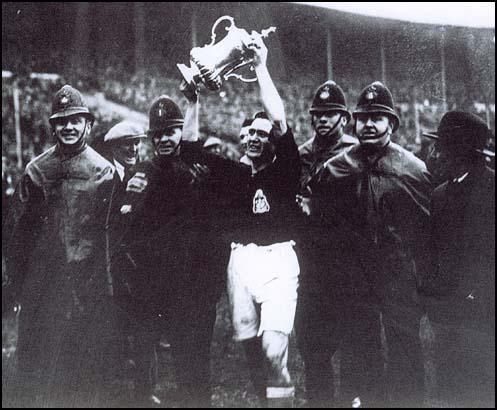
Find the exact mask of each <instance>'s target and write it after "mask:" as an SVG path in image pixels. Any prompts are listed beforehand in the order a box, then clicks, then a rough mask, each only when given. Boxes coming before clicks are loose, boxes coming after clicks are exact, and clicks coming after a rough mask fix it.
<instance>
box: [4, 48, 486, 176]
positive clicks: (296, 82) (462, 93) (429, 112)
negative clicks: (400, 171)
mask: <svg viewBox="0 0 497 410" xmlns="http://www.w3.org/2000/svg"><path fill="white" fill-rule="evenodd" d="M54 60H56V56H50V58H48V57H47V58H46V61H47V64H46V65H45V67H47V69H46V70H45V71H49V69H50V68H51V67H52V66H51V65H50V64H49V63H48V62H49V61H54ZM42 63H43V62H41V63H40V62H39V61H36V62H33V63H31V64H27V65H26V64H24V63H23V64H19V65H17V66H16V67H17V68H19V70H20V67H21V66H22V67H23V68H22V70H20V71H19V72H14V77H13V78H6V79H4V81H2V156H3V157H5V158H6V162H7V163H9V164H11V165H10V166H9V168H12V169H11V170H10V171H9V172H11V173H12V174H13V175H14V181H16V180H17V178H16V176H17V175H18V173H19V170H17V169H16V167H15V166H13V165H12V164H15V163H16V162H17V156H16V145H15V124H14V103H13V83H14V78H15V79H16V83H17V89H18V90H19V100H20V101H19V102H20V128H21V134H22V141H23V164H24V165H25V164H26V163H27V161H29V159H31V158H33V157H34V156H36V155H38V154H40V153H41V152H43V151H44V150H45V149H46V148H47V147H49V146H50V145H52V144H53V143H54V141H53V138H52V135H51V130H50V126H49V123H48V117H49V112H50V105H51V97H52V95H53V94H54V93H55V91H56V90H57V89H59V88H60V87H61V85H62V84H64V83H70V84H72V85H74V86H75V87H77V88H78V89H81V90H82V91H83V92H85V93H88V94H90V95H91V94H92V93H95V92H100V93H103V94H104V96H105V98H106V99H108V100H112V101H114V102H117V103H120V104H123V105H125V106H127V107H129V108H131V109H134V110H137V111H139V112H142V113H145V114H146V113H148V109H149V106H150V104H151V101H153V99H154V98H155V97H157V96H159V95H161V94H167V95H169V96H170V97H172V98H173V99H174V100H175V101H179V103H180V106H181V108H182V109H183V110H184V109H185V107H186V100H185V99H184V97H183V96H182V94H181V92H180V91H179V82H180V74H179V72H175V71H174V69H173V70H171V69H169V71H167V72H164V70H162V69H160V68H157V67H155V68H154V67H150V68H147V71H146V72H145V71H140V72H136V73H133V70H130V69H129V67H127V66H126V65H125V64H124V63H123V62H122V61H119V60H118V59H115V61H112V63H110V64H108V65H106V68H105V69H102V68H96V67H92V68H88V67H86V68H84V69H83V68H81V67H80V68H75V66H74V65H71V66H69V67H70V68H69V69H67V71H66V72H63V73H59V74H61V77H60V78H59V79H58V80H55V81H53V80H46V79H42V78H30V74H31V72H30V70H32V69H33V70H34V69H36V70H38V71H43V70H40V69H42V68H43V67H44V65H43V64H42ZM16 67H14V68H16ZM9 68H11V69H12V67H9ZM335 80H336V81H337V82H338V83H339V84H340V85H341V86H342V88H343V89H344V91H345V93H346V95H347V99H348V104H349V107H350V109H353V108H354V106H355V102H356V100H357V97H358V95H359V93H360V91H361V89H362V87H363V86H364V85H365V84H366V80H364V81H361V79H360V78H340V76H339V74H338V73H337V75H336V78H335ZM317 85H318V84H317V83H316V84H313V83H312V81H311V80H310V79H309V78H307V77H306V76H304V75H303V76H299V75H295V77H294V78H292V81H277V87H278V89H279V91H280V94H281V97H282V99H283V101H284V102H285V105H286V110H287V118H288V121H289V123H290V125H291V126H292V128H293V129H294V133H295V136H296V139H297V142H298V143H303V142H305V141H306V140H308V139H309V138H311V137H312V129H311V127H310V117H309V112H308V110H309V106H310V102H311V100H312V96H313V93H314V91H315V88H316V87H317ZM388 86H389V87H390V89H391V90H392V92H393V94H394V99H395V102H396V104H397V111H398V112H399V115H400V118H401V124H400V128H399V132H397V136H396V139H397V141H396V142H398V143H400V144H401V145H402V146H404V147H406V148H408V149H409V150H411V151H413V152H414V153H415V154H417V155H419V156H421V157H423V156H424V152H425V147H424V146H423V140H422V139H421V138H419V137H416V134H417V132H416V122H417V124H418V132H419V129H422V130H423V129H433V128H434V127H435V126H436V124H437V122H438V121H439V120H440V118H441V116H442V115H443V113H444V109H443V104H442V102H441V97H440V95H441V94H440V84H439V83H433V84H431V85H430V84H428V83H427V84H424V85H423V86H421V87H415V86H413V84H409V83H407V82H405V81H404V82H402V81H395V80H394V79H391V81H389V83H388ZM255 87H256V85H254V84H243V83H241V82H239V81H237V80H233V79H231V80H229V81H225V82H224V83H223V86H222V88H221V90H220V91H218V92H208V91H207V90H205V89H203V92H202V93H201V97H200V98H201V100H200V102H201V110H200V119H199V120H200V131H201V135H200V138H201V139H207V138H208V137H210V136H216V137H219V138H221V140H223V141H226V146H225V147H224V150H225V152H228V155H229V156H231V157H233V158H237V157H239V150H238V148H239V141H238V131H239V128H240V126H241V124H242V122H243V120H244V119H245V117H247V116H250V115H252V114H254V112H256V111H258V110H259V109H260V107H258V102H257V97H256V96H257V93H256V92H255V91H256V88H255ZM447 100H448V101H447V109H456V108H457V109H464V110H468V111H473V112H475V113H477V114H479V115H480V116H482V118H485V117H486V112H485V111H486V110H487V111H488V112H489V119H490V127H491V129H492V130H494V129H495V104H489V105H488V106H487V105H485V103H484V101H485V100H488V98H487V99H486V98H485V97H484V96H482V95H478V94H477V93H476V92H474V91H473V92H472V93H471V92H468V87H467V86H465V85H464V84H462V83H456V84H452V83H451V84H449V86H448V88H447ZM414 101H415V104H416V110H417V113H415V109H414ZM491 101H493V100H492V99H491ZM416 115H417V118H415V117H416ZM96 116H97V119H96V126H97V127H98V128H96V129H95V130H94V133H93V134H94V137H95V135H96V134H103V133H105V132H106V131H107V130H108V129H109V128H110V126H111V125H113V124H112V123H113V122H115V120H116V119H117V118H103V117H102V115H99V113H98V112H96ZM349 127H351V124H349ZM349 131H351V130H350V129H349ZM491 145H494V142H493V141H492V142H491Z"/></svg>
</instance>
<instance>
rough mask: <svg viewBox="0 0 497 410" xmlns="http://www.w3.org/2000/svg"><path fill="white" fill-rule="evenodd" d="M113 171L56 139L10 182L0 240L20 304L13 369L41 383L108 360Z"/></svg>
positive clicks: (86, 150) (89, 372) (91, 372)
mask: <svg viewBox="0 0 497 410" xmlns="http://www.w3.org/2000/svg"><path fill="white" fill-rule="evenodd" d="M112 177H113V166H112V164H110V163H109V162H108V161H107V160H106V159H104V158H103V157H102V156H100V155H99V154H98V153H97V152H96V151H94V150H93V149H92V148H90V147H88V146H86V145H82V146H81V147H79V148H78V149H77V150H75V151H72V152H67V151H64V149H63V148H61V147H60V146H59V145H56V146H54V147H52V148H51V149H49V150H48V151H46V152H44V153H43V154H41V155H40V156H38V157H36V158H35V159H33V160H32V161H31V162H30V163H29V164H28V165H27V166H26V170H25V172H24V175H23V176H22V179H21V181H20V183H19V185H18V186H17V190H16V193H15V196H14V202H13V204H12V207H11V212H10V214H9V217H8V220H7V223H6V225H5V227H4V231H3V234H4V236H3V240H4V241H5V243H6V249H5V251H6V263H7V271H8V275H9V281H10V285H11V287H13V288H14V290H15V292H16V294H17V299H18V300H19V302H20V303H21V306H22V308H21V315H20V321H19V335H18V337H19V339H18V350H17V352H18V363H19V368H20V372H21V373H22V372H27V373H28V374H30V375H31V376H33V377H34V379H35V380H36V383H38V384H39V388H40V390H41V391H43V388H42V387H41V386H42V385H46V384H50V383H52V385H54V386H56V385H57V383H61V385H62V384H63V382H64V381H67V380H71V377H72V378H73V379H72V380H73V382H74V380H75V379H74V377H82V379H80V382H81V381H82V380H83V381H84V382H85V383H86V382H91V381H95V378H98V377H101V376H103V374H105V371H104V370H105V368H110V366H109V363H108V362H107V361H106V360H101V356H100V355H101V353H102V351H103V349H105V348H106V347H104V341H108V340H109V337H110V336H109V335H110V332H112V331H113V330H115V327H114V326H113V324H112V318H113V317H112V314H111V313H110V308H109V304H108V303H107V302H108V300H107V297H108V281H107V276H106V272H105V262H104V261H105V258H104V254H103V249H104V246H103V245H104V242H103V241H104V217H105V207H106V203H105V200H106V198H107V197H108V195H109V192H110V187H111V183H112ZM107 336H109V337H107ZM107 353H108V354H107V355H106V356H105V357H106V358H110V356H111V355H110V351H109V352H107ZM96 357H100V359H98V360H96ZM83 358H84V360H83ZM86 366H88V367H86ZM100 366H102V368H101V369H100ZM99 369H100V370H102V371H100V370H99ZM48 375H50V377H48ZM76 384H77V383H76ZM61 389H62V387H61ZM66 393H68V392H67V391H66ZM69 393H70V392H69Z"/></svg>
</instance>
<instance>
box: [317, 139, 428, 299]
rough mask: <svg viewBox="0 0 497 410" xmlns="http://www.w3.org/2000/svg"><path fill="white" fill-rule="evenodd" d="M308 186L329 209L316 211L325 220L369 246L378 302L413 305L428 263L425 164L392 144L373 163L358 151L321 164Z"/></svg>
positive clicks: (340, 155)
mask: <svg viewBox="0 0 497 410" xmlns="http://www.w3.org/2000/svg"><path fill="white" fill-rule="evenodd" d="M310 185H311V188H312V189H313V192H316V193H318V196H320V197H321V198H324V203H326V204H331V206H322V207H320V209H321V212H322V214H323V217H324V218H325V219H326V218H327V217H328V216H329V217H334V215H335V212H338V213H339V214H340V215H341V216H342V217H343V218H345V219H346V220H348V221H350V222H351V223H352V225H353V226H354V227H355V230H356V231H357V232H358V233H359V234H360V235H361V236H363V238H365V239H366V240H368V241H369V243H370V252H369V254H368V257H370V258H371V260H370V267H371V272H375V273H374V275H375V276H376V277H375V278H374V279H373V281H374V284H375V291H376V293H377V294H378V296H380V297H382V298H384V299H385V300H390V301H393V300H401V301H406V300H415V301H417V296H416V288H417V280H418V277H417V275H418V271H419V270H422V269H425V266H426V263H427V262H426V260H427V254H426V250H427V243H428V226H429V225H428V224H429V198H430V194H431V183H430V176H429V173H428V171H427V170H426V166H425V164H424V162H422V161H421V160H419V159H418V158H416V157H415V156H414V155H413V154H412V153H410V152H408V151H407V150H405V149H403V148H402V147H400V146H399V145H397V144H395V143H393V142H390V143H388V144H387V145H386V146H385V147H383V148H382V150H381V151H380V152H378V153H377V154H376V157H375V158H374V160H371V159H370V158H368V156H366V155H365V152H364V150H363V147H362V146H361V145H356V146H353V147H351V148H349V149H347V150H346V151H344V152H342V153H341V154H339V155H337V156H336V157H334V158H332V159H331V160H329V161H328V162H327V163H325V165H324V168H323V169H322V170H321V171H320V172H319V173H318V174H317V175H316V177H315V178H313V180H312V181H311V183H310ZM328 212H329V213H330V214H329V215H327V213H328ZM386 296H388V297H386ZM394 303H395V302H394Z"/></svg>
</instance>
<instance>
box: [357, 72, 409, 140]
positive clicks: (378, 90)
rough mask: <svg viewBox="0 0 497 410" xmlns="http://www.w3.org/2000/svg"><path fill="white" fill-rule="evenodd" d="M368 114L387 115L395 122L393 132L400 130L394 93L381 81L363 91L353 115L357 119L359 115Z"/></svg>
mask: <svg viewBox="0 0 497 410" xmlns="http://www.w3.org/2000/svg"><path fill="white" fill-rule="evenodd" d="M366 113H373V114H383V115H386V116H388V117H389V118H390V119H391V120H392V121H393V132H395V131H396V130H397V129H398V128H399V122H400V121H399V116H398V114H397V112H396V111H395V109H394V106H393V97H392V93H391V92H390V90H389V89H388V88H387V87H386V86H384V85H383V84H382V83H381V82H379V81H375V82H374V83H372V84H370V85H368V86H367V87H366V88H365V89H364V90H362V92H361V95H360V96H359V101H358V102H357V107H356V109H355V111H354V112H353V113H352V115H353V116H354V118H356V117H357V115H360V114H366Z"/></svg>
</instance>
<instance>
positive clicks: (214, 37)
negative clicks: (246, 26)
mask: <svg viewBox="0 0 497 410" xmlns="http://www.w3.org/2000/svg"><path fill="white" fill-rule="evenodd" d="M223 20H229V21H230V22H231V25H230V26H229V27H226V31H229V30H231V28H232V27H234V26H235V19H234V18H233V17H231V16H222V17H219V18H218V19H217V20H216V22H215V23H214V25H213V26H212V31H211V42H210V44H208V45H207V47H210V46H212V45H214V41H216V28H217V25H218V24H219V23H220V22H221V21H223Z"/></svg>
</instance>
